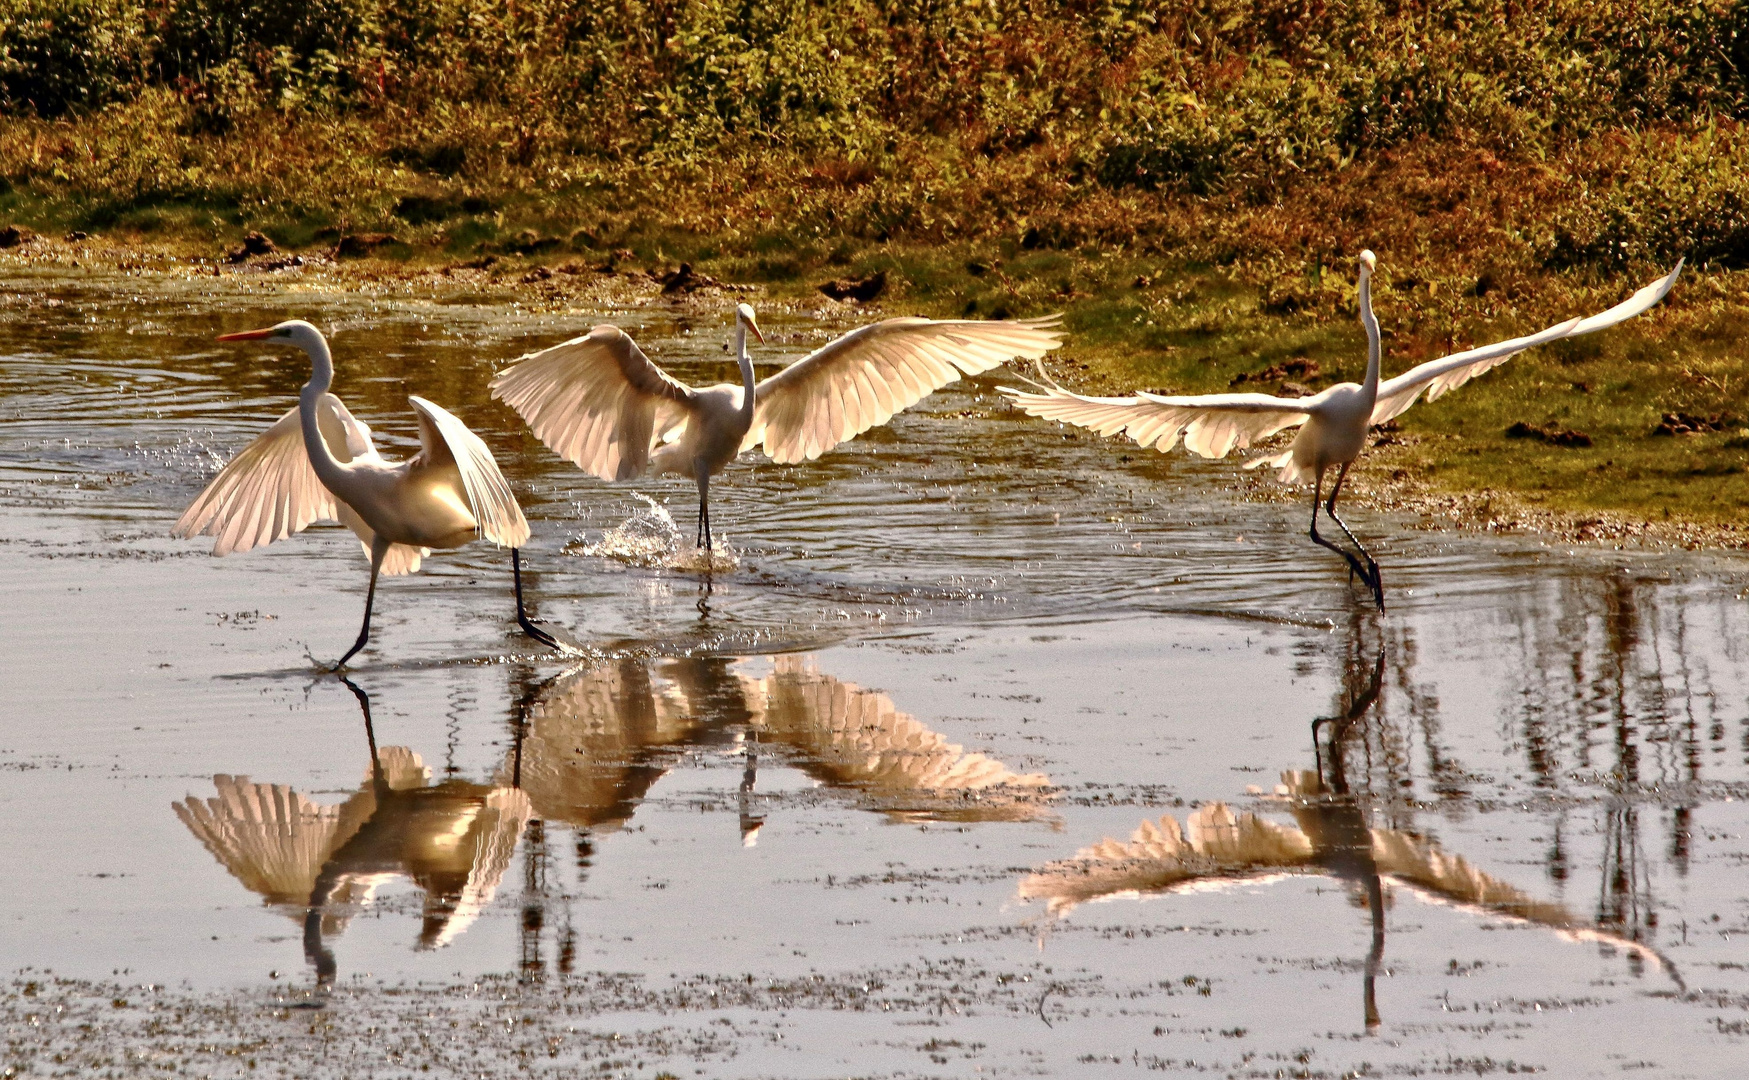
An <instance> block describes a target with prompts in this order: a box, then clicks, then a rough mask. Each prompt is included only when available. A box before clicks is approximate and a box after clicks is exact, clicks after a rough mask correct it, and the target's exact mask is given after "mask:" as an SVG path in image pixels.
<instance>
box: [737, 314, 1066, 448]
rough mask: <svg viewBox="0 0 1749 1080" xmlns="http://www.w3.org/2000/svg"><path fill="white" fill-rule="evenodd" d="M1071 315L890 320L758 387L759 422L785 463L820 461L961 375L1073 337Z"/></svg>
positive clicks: (758, 437)
mask: <svg viewBox="0 0 1749 1080" xmlns="http://www.w3.org/2000/svg"><path fill="white" fill-rule="evenodd" d="M1061 322H1062V317H1061V316H1057V315H1050V316H1046V317H1044V318H1038V319H1012V320H998V321H975V320H963V319H955V320H945V321H937V320H934V319H920V318H898V319H885V320H883V321H881V322H878V323H873V324H871V325H869V326H864V327H859V328H858V329H855V330H852V331H851V332H850V333H848V334H845V335H844V336H843V337H840V338H838V339H837V340H835V341H833V342H831V343H830V344H828V345H826V346H825V347H823V348H820V349H817V350H815V351H814V352H811V353H809V354H808V355H807V356H804V357H802V358H801V359H800V360H797V361H796V362H795V363H793V364H791V365H790V366H789V367H787V368H784V369H783V370H782V371H780V372H778V373H777V374H776V375H772V376H770V377H769V378H767V379H764V380H763V381H761V382H760V383H759V385H758V387H757V388H755V390H754V396H753V400H754V402H755V409H754V414H753V426H752V428H751V429H750V430H749V431H748V432H747V437H746V438H745V439H743V440H742V441H741V449H742V450H749V449H752V448H753V447H755V446H758V445H759V444H761V443H764V444H765V453H766V454H767V455H768V456H769V457H770V458H771V460H773V461H775V462H778V463H779V464H784V465H787V464H792V463H794V462H798V461H812V460H813V459H814V458H817V457H819V456H820V455H821V454H823V453H825V452H826V451H828V450H830V449H832V448H833V447H834V446H837V445H838V444H839V443H841V442H844V441H845V440H847V439H853V438H855V437H856V436H858V435H860V434H862V433H863V432H865V431H867V430H868V429H869V428H872V427H876V426H878V425H880V424H884V423H886V422H887V421H888V420H890V419H892V416H893V414H894V413H896V412H898V411H900V410H901V409H907V408H909V407H911V406H912V405H915V404H916V403H917V402H919V401H921V400H922V399H923V398H925V397H927V396H928V395H929V394H931V393H934V392H935V391H937V390H939V389H941V388H942V387H944V386H946V385H947V384H948V383H951V382H954V381H956V380H957V379H958V378H959V377H960V375H961V374H966V375H976V374H978V373H980V372H984V371H989V370H990V369H991V368H993V367H996V366H997V365H999V364H1002V363H1004V362H1005V361H1008V360H1012V359H1014V358H1016V357H1024V358H1026V359H1029V360H1036V359H1038V358H1039V357H1041V356H1043V355H1044V354H1045V353H1047V352H1049V351H1050V350H1052V349H1054V348H1056V347H1057V346H1058V345H1061V344H1062V343H1063V333H1062V331H1061V330H1059V329H1057V326H1058V324H1059V323H1061Z"/></svg>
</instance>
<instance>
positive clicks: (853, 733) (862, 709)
mask: <svg viewBox="0 0 1749 1080" xmlns="http://www.w3.org/2000/svg"><path fill="white" fill-rule="evenodd" d="M764 682H765V693H764V699H765V700H764V716H763V717H762V718H761V726H762V728H763V730H764V731H765V732H766V733H767V735H768V737H772V738H776V739H779V740H782V741H783V742H786V743H789V744H790V745H791V746H792V747H794V748H795V749H796V750H798V751H800V752H801V754H802V755H804V760H803V761H802V762H800V763H799V764H800V766H801V767H802V768H803V769H804V770H805V771H808V772H811V773H813V774H815V775H816V776H818V777H819V778H820V779H822V780H823V781H825V782H826V783H829V784H835V785H845V786H854V787H858V788H861V789H863V790H864V791H866V792H868V793H870V794H872V795H874V796H876V797H888V798H891V797H894V796H906V797H907V799H906V800H905V808H911V807H913V806H915V807H916V808H919V809H924V810H939V811H943V812H946V813H951V814H955V815H956V816H957V815H958V814H960V813H964V814H967V815H969V816H971V817H983V816H990V817H1017V816H1018V817H1025V816H1031V814H1032V813H1035V812H1036V811H1037V809H1038V807H1039V801H1038V800H1037V798H1036V797H1032V798H1024V799H1019V800H1017V799H1016V796H1020V795H1025V794H1027V793H1026V792H1024V791H1020V790H1016V789H1036V788H1042V787H1047V786H1049V784H1050V781H1049V780H1048V779H1047V778H1046V777H1045V776H1044V775H1043V774H1042V773H1027V774H1024V775H1022V774H1017V773H1015V772H1012V771H1011V770H1010V769H1009V768H1008V767H1007V766H1006V765H1004V764H1002V763H1001V762H1000V761H997V760H995V759H994V758H990V757H986V756H985V755H983V754H979V753H967V752H966V751H965V750H964V749H963V748H961V747H960V746H957V745H955V744H953V743H950V742H948V741H947V739H946V738H945V737H943V736H942V735H941V734H940V733H939V732H935V731H931V730H929V729H928V728H927V727H924V726H923V724H921V723H919V722H918V721H917V719H916V718H915V717H912V716H910V715H908V714H906V713H902V712H899V711H898V710H897V709H896V708H895V707H894V705H893V702H892V699H891V698H889V697H887V695H885V694H882V693H878V692H876V691H873V690H864V689H862V688H861V687H859V686H856V685H855V684H853V683H846V682H840V681H839V680H837V679H835V678H833V677H832V676H830V675H825V674H822V673H821V672H819V671H816V670H814V669H813V668H812V667H811V666H809V665H808V664H806V663H805V662H804V661H802V660H801V659H799V658H797V657H793V656H784V657H779V658H778V663H777V671H776V672H774V673H773V674H772V675H771V676H769V677H768V678H766V679H765V680H764ZM917 796H924V797H927V798H928V799H929V801H928V802H926V803H924V804H917V801H916V797H917ZM982 796H993V798H990V799H985V798H982Z"/></svg>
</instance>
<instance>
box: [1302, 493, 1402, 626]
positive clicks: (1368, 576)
mask: <svg viewBox="0 0 1749 1080" xmlns="http://www.w3.org/2000/svg"><path fill="white" fill-rule="evenodd" d="M1336 483H1337V486H1338V487H1340V486H1341V484H1342V481H1341V480H1340V479H1338V480H1337V482H1336ZM1323 494H1324V478H1323V476H1319V477H1318V478H1317V480H1316V482H1315V483H1314V485H1313V487H1312V527H1311V529H1310V535H1311V537H1312V543H1314V544H1317V545H1318V546H1319V547H1322V548H1328V549H1329V550H1331V551H1334V552H1335V553H1336V554H1338V555H1340V556H1342V558H1343V559H1344V560H1346V561H1347V563H1348V571H1349V573H1351V574H1359V575H1360V579H1361V580H1362V581H1364V582H1366V583H1367V586H1368V587H1369V588H1371V589H1372V590H1373V596H1374V597H1375V598H1376V599H1377V600H1378V604H1379V610H1380V611H1383V610H1384V606H1385V601H1384V594H1383V593H1382V592H1381V591H1380V590H1379V587H1378V586H1377V585H1376V584H1375V581H1376V580H1377V579H1376V578H1375V577H1374V576H1373V571H1371V570H1368V569H1367V566H1366V564H1365V563H1363V562H1361V561H1360V559H1358V558H1357V557H1355V554H1354V552H1352V551H1349V550H1348V549H1347V548H1345V547H1343V546H1342V545H1341V544H1338V543H1335V542H1334V541H1331V540H1326V539H1324V538H1323V537H1322V536H1319V535H1318V504H1319V502H1321V501H1322V499H1323ZM1326 509H1328V507H1326ZM1330 516H1331V518H1333V519H1336V524H1338V525H1341V524H1342V522H1341V520H1340V519H1337V518H1336V515H1335V514H1331V515H1330ZM1342 531H1343V532H1347V531H1348V529H1347V527H1346V526H1344V527H1343V530H1342ZM1349 539H1351V540H1352V539H1354V537H1353V534H1350V535H1349ZM1355 543H1356V546H1358V545H1359V541H1356V542H1355ZM1368 562H1371V557H1370V556H1369V557H1368ZM1374 565H1375V566H1376V564H1374Z"/></svg>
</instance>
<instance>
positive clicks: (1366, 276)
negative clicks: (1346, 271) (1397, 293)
mask: <svg viewBox="0 0 1749 1080" xmlns="http://www.w3.org/2000/svg"><path fill="white" fill-rule="evenodd" d="M1360 324H1361V325H1362V326H1364V327H1366V381H1365V382H1363V383H1361V384H1360V392H1361V393H1362V394H1364V395H1366V399H1367V400H1368V401H1374V400H1376V399H1377V398H1378V396H1379V352H1380V347H1379V320H1378V318H1377V316H1375V315H1373V313H1372V272H1371V271H1363V272H1362V273H1361V275H1360Z"/></svg>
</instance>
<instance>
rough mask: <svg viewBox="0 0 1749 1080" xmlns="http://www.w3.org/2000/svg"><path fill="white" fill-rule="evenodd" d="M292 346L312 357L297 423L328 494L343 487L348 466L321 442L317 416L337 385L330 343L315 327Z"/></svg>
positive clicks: (300, 394)
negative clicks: (328, 395) (322, 404)
mask: <svg viewBox="0 0 1749 1080" xmlns="http://www.w3.org/2000/svg"><path fill="white" fill-rule="evenodd" d="M292 343H293V344H295V345H297V346H298V348H300V349H302V350H304V352H305V353H306V354H308V355H309V357H310V381H309V382H307V383H305V384H304V388H303V390H302V391H301V392H300V393H299V394H298V422H299V424H300V426H301V427H302V428H303V432H304V452H305V453H307V454H309V456H310V467H311V468H313V469H315V470H316V476H317V478H318V479H320V480H321V481H322V483H323V484H324V485H326V486H327V488H328V490H329V491H334V490H335V487H336V485H337V484H343V483H344V479H343V478H344V476H345V473H346V466H344V465H342V464H341V463H340V462H339V461H338V460H337V459H336V458H335V457H334V453H333V451H331V450H329V449H328V443H327V441H326V440H324V439H323V438H322V429H321V426H320V425H319V424H318V423H317V413H316V407H317V406H318V405H320V404H321V401H322V396H323V395H324V394H326V393H327V392H328V387H329V386H331V385H333V383H334V358H333V356H331V355H330V354H329V352H328V342H327V339H325V338H323V337H322V335H321V334H320V333H319V332H318V331H316V329H315V328H314V327H312V328H310V329H309V330H308V331H305V332H300V333H298V334H296V335H295V336H294V337H293V338H292Z"/></svg>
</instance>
